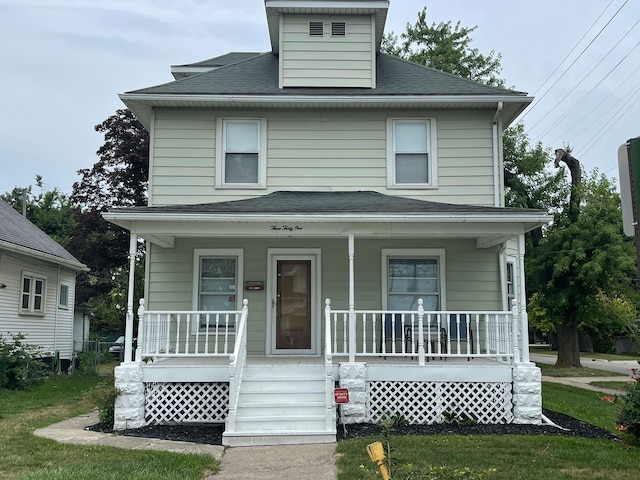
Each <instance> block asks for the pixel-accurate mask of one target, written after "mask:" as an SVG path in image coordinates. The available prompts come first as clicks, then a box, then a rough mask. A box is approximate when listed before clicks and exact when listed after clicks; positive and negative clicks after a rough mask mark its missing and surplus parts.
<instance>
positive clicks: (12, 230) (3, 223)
mask: <svg viewBox="0 0 640 480" xmlns="http://www.w3.org/2000/svg"><path fill="white" fill-rule="evenodd" d="M0 242H2V243H4V244H6V246H7V247H8V248H10V247H11V246H12V245H15V246H16V247H23V248H26V249H28V250H31V251H33V253H34V254H36V256H37V254H38V253H40V254H45V255H46V256H52V257H56V258H57V259H59V260H60V261H61V263H62V264H64V265H67V266H70V267H75V268H77V269H78V270H82V269H83V268H84V264H83V263H82V262H80V261H79V260H78V259H77V258H76V257H74V256H73V255H71V254H70V253H69V252H67V251H66V250H65V249H64V248H63V247H62V246H61V245H60V244H59V243H57V242H56V241H54V240H53V239H52V238H51V237H50V236H49V235H47V234H46V233H44V232H43V231H42V230H40V229H39V228H38V227H36V226H35V225H34V224H33V223H31V222H30V221H29V220H27V219H26V218H25V217H23V216H22V215H20V213H18V212H17V211H16V210H15V209H14V208H13V207H11V205H9V204H8V203H7V202H5V201H4V200H2V199H0ZM2 243H0V246H2ZM51 261H55V259H51Z"/></svg>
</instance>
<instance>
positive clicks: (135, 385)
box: [113, 233, 146, 430]
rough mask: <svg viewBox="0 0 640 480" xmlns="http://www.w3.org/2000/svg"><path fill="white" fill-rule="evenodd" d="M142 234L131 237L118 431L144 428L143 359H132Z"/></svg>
mask: <svg viewBox="0 0 640 480" xmlns="http://www.w3.org/2000/svg"><path fill="white" fill-rule="evenodd" d="M137 247H138V236H137V235H136V234H135V233H131V237H130V239H129V290H128V292H127V323H126V325H125V329H124V361H123V362H122V363H121V364H120V365H118V366H117V367H116V368H115V370H114V377H115V387H116V389H117V390H118V397H117V398H116V401H115V405H114V415H113V416H114V422H113V428H114V430H126V429H129V428H140V427H143V426H144V425H145V424H146V422H145V419H144V404H145V400H144V383H143V381H142V379H143V376H142V362H141V361H140V359H139V358H138V359H136V360H137V361H133V360H132V353H133V322H134V318H135V317H134V315H133V285H134V280H135V268H136V253H137V251H138V248H137Z"/></svg>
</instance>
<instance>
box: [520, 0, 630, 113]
mask: <svg viewBox="0 0 640 480" xmlns="http://www.w3.org/2000/svg"><path fill="white" fill-rule="evenodd" d="M613 2H614V0H611V1H610V2H609V5H607V6H606V7H605V8H604V10H603V11H602V13H600V15H598V18H596V19H595V20H594V21H593V23H592V24H591V26H590V27H589V28H588V29H587V31H586V32H584V34H583V35H582V37H580V40H578V42H577V43H576V44H575V45H574V46H573V48H572V49H571V51H570V52H569V53H567V55H566V56H565V57H564V58H563V59H562V60H561V61H560V63H559V64H558V66H557V67H556V68H555V69H554V70H553V72H551V74H550V75H549V76H548V77H547V78H546V79H545V81H544V82H542V84H541V85H540V86H539V87H538V89H537V90H536V91H535V92H533V96H534V97H536V96H537V95H538V92H539V91H540V90H541V89H542V87H544V86H545V85H546V83H547V82H548V81H549V80H551V78H552V77H553V76H554V75H555V73H556V72H557V71H558V70H559V69H560V67H561V66H562V64H563V63H564V62H565V61H566V60H567V59H568V58H569V57H570V56H571V54H572V53H573V52H574V51H575V50H576V48H578V45H580V44H581V43H582V40H584V38H585V37H586V36H587V34H588V33H589V32H590V31H591V29H592V28H593V27H594V26H595V24H596V23H598V21H599V20H600V19H601V18H602V16H603V15H604V12H606V11H607V10H608V9H609V7H610V6H611V4H612V3H613ZM625 3H626V2H625ZM623 6H624V5H623ZM621 8H622V7H621ZM583 53H584V50H583ZM580 55H582V53H581V54H580ZM578 58H580V57H578ZM576 60H577V58H576ZM570 67H571V66H569V68H570ZM567 70H568V69H567ZM567 70H565V72H564V73H566V72H567ZM564 73H563V75H564ZM560 78H562V75H561V76H560ZM556 83H557V82H556ZM554 85H555V83H554ZM552 87H553V85H551V87H549V88H548V89H547V90H546V92H545V93H543V94H542V96H541V97H540V98H539V99H537V98H536V102H535V103H534V104H533V105H531V107H530V108H529V109H527V111H526V112H524V114H523V115H522V116H521V117H520V120H523V119H524V118H525V117H526V116H527V115H528V114H529V112H530V111H531V110H533V109H534V108H535V107H536V106H537V105H538V103H539V102H540V101H541V100H542V99H543V98H544V97H545V95H546V94H547V93H548V92H549V90H550V89H551V88H552Z"/></svg>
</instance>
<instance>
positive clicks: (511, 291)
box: [506, 261, 516, 310]
mask: <svg viewBox="0 0 640 480" xmlns="http://www.w3.org/2000/svg"><path fill="white" fill-rule="evenodd" d="M514 272H515V263H514V262H511V261H507V271H506V282H507V285H506V289H507V309H509V310H510V309H511V306H512V305H513V301H514V300H515V299H516V283H515V273H514Z"/></svg>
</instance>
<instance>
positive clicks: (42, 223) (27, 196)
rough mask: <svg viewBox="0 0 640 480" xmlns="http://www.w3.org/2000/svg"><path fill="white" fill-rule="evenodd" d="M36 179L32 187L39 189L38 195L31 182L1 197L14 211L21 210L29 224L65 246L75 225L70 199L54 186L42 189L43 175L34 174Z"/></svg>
mask: <svg viewBox="0 0 640 480" xmlns="http://www.w3.org/2000/svg"><path fill="white" fill-rule="evenodd" d="M35 180H36V185H35V186H36V187H38V188H39V189H40V192H39V193H38V194H34V193H33V191H34V187H33V185H29V186H28V187H23V188H22V187H16V188H14V189H13V190H12V191H11V192H10V193H5V194H3V195H0V198H2V199H3V200H4V201H5V202H7V203H8V204H9V205H11V206H12V207H13V208H15V209H16V210H17V211H19V212H21V213H22V212H23V210H24V211H25V212H26V217H27V219H29V221H30V222H31V223H33V224H34V225H36V226H37V227H38V228H40V230H42V231H43V232H44V233H46V234H47V235H49V236H50V237H51V238H53V239H54V240H55V241H56V242H58V243H59V244H60V245H62V246H66V245H67V244H68V243H69V239H70V237H71V232H72V231H73V229H74V228H75V221H74V219H73V214H74V208H73V206H72V204H71V201H70V200H69V198H68V197H67V196H66V195H65V194H64V193H62V192H61V191H60V190H59V189H58V188H57V187H55V188H53V190H47V191H45V190H44V183H43V179H42V176H40V175H36V179H35Z"/></svg>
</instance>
